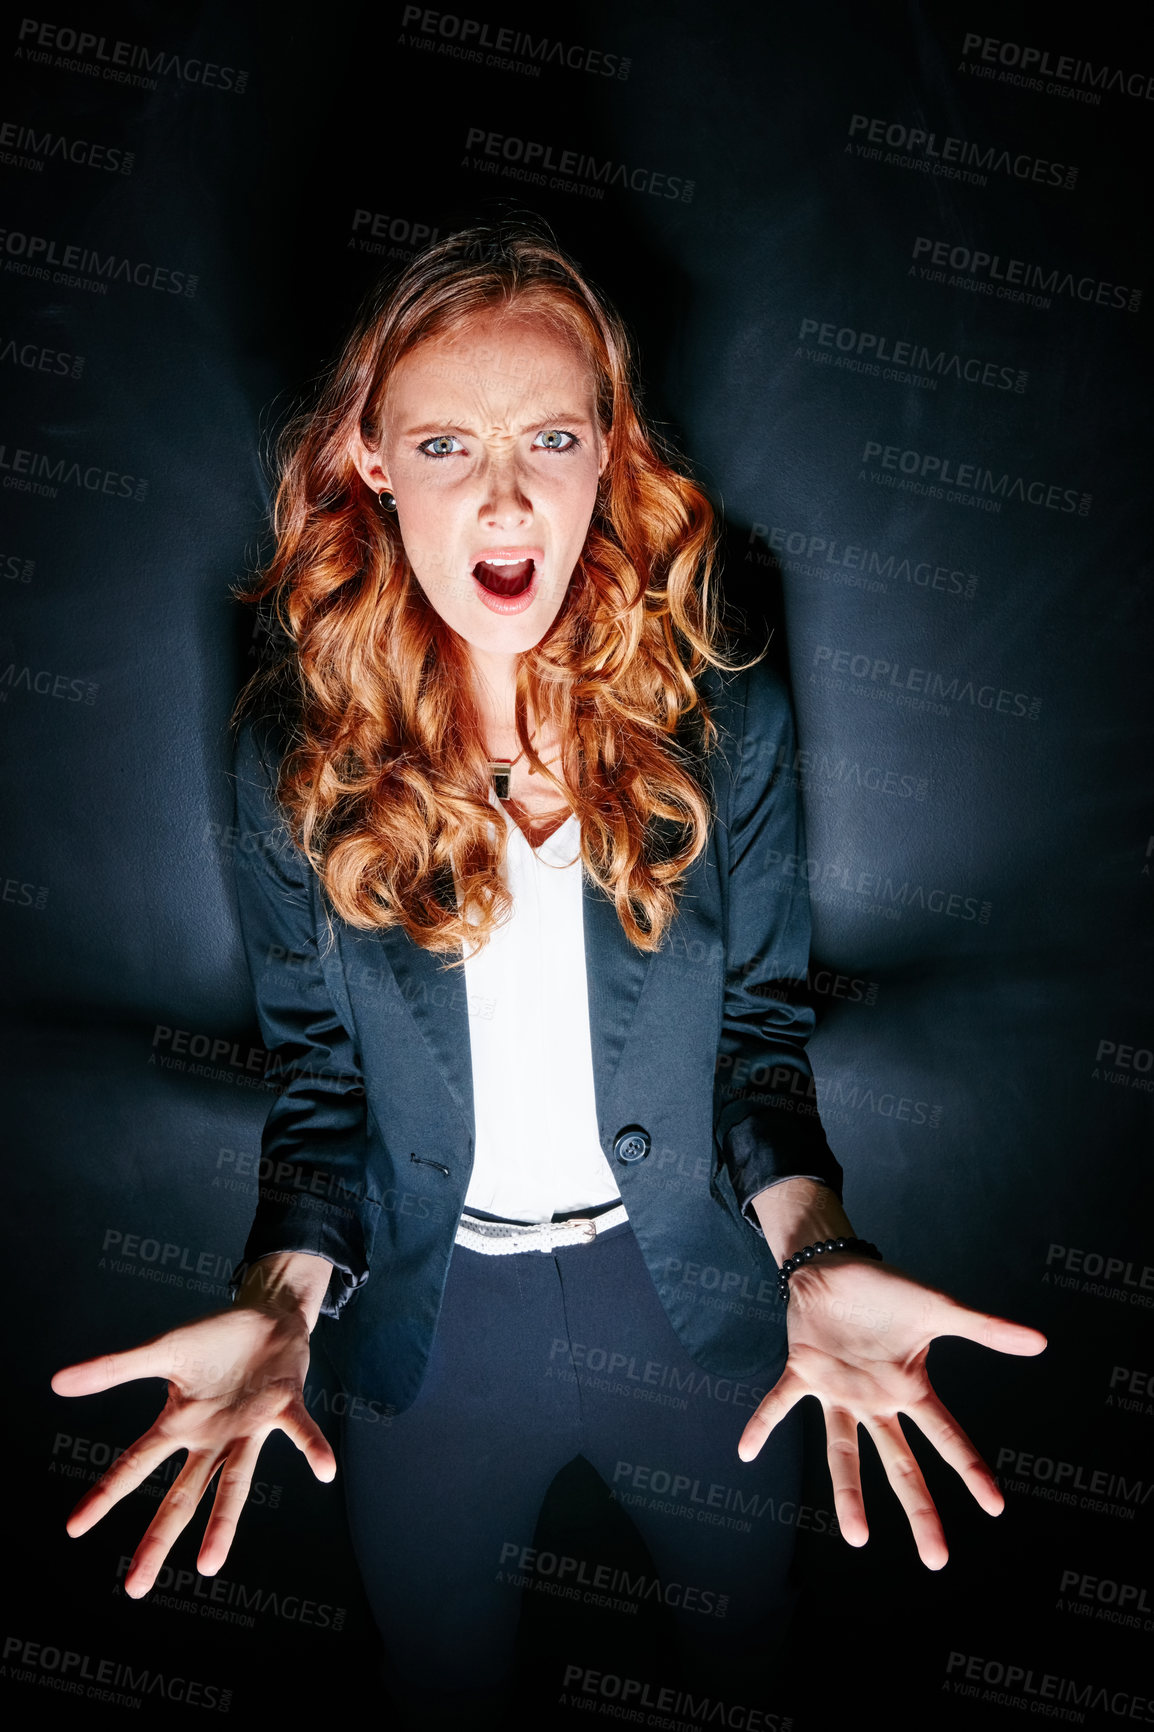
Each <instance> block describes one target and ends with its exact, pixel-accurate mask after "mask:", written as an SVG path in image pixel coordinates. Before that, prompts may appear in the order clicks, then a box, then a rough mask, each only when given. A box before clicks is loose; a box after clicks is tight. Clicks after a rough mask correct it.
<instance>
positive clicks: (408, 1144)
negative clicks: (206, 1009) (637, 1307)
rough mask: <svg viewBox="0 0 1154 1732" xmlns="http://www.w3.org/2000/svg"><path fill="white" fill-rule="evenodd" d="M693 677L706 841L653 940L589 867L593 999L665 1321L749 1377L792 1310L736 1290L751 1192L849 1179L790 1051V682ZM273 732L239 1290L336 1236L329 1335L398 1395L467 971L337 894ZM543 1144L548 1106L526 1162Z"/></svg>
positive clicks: (254, 928)
mask: <svg viewBox="0 0 1154 1732" xmlns="http://www.w3.org/2000/svg"><path fill="white" fill-rule="evenodd" d="M699 687H700V689H701V691H702V692H703V694H704V695H705V697H706V699H707V701H710V702H711V704H712V714H713V716H714V719H715V720H716V722H717V723H718V724H719V727H720V730H721V739H720V744H719V746H717V747H715V748H714V749H713V750H712V751H711V752H710V753H709V755H708V757H707V758H706V760H705V765H706V772H707V774H706V786H707V787H708V786H709V785H710V784H711V785H712V797H713V805H714V811H715V821H714V822H713V823H712V824H711V825H710V835H709V842H708V846H707V848H706V849H705V850H704V852H703V853H702V854H701V855H699V857H698V859H697V860H696V862H695V863H694V865H693V866H692V868H691V869H690V871H689V872H688V874H687V876H686V879H685V882H684V889H683V891H682V893H681V897H680V901H679V905H678V913H677V915H676V917H675V919H674V920H673V922H672V924H671V927H670V928H669V929H668V930H667V932H666V935H665V938H664V940H663V943H662V945H661V947H660V949H659V950H658V951H656V952H652V953H647V952H643V951H640V950H638V949H637V948H636V947H635V946H634V945H632V944H630V942H629V940H628V939H627V938H626V936H625V934H624V932H623V931H622V928H621V924H620V921H619V920H618V917H617V914H616V911H615V909H614V906H613V903H612V901H611V900H610V899H609V898H608V897H607V896H606V895H605V894H604V893H603V892H602V891H601V890H599V889H598V888H597V887H596V886H594V885H593V884H592V883H591V882H590V881H589V880H588V878H585V879H584V926H585V954H586V967H587V975H588V984H589V1020H590V1033H591V1038H592V1048H593V1073H594V1085H595V1093H596V1104H597V1120H598V1127H599V1130H600V1135H601V1146H602V1148H603V1150H604V1152H605V1155H606V1157H607V1159H608V1160H609V1162H610V1165H611V1167H612V1169H613V1172H614V1175H615V1177H616V1179H617V1182H618V1185H619V1187H620V1190H621V1195H622V1198H623V1200H624V1203H625V1206H626V1208H627V1210H628V1213H629V1219H630V1222H631V1224H632V1228H633V1231H634V1233H635V1234H636V1236H637V1240H638V1243H639V1245H640V1248H641V1251H642V1253H643V1255H644V1257H645V1260H646V1263H647V1265H648V1267H649V1270H650V1273H651V1274H652V1276H653V1280H654V1283H655V1285H656V1287H657V1290H658V1293H659V1294H660V1296H661V1300H662V1303H663V1304H664V1306H665V1309H666V1312H667V1314H668V1316H669V1319H670V1322H671V1323H672V1325H673V1327H674V1329H675V1330H676V1331H677V1333H678V1335H679V1337H680V1339H681V1341H682V1343H683V1344H684V1346H685V1348H686V1350H687V1351H688V1352H689V1353H690V1355H691V1356H692V1357H693V1358H694V1359H695V1360H696V1361H697V1362H698V1363H699V1364H701V1365H702V1366H703V1367H704V1368H705V1369H706V1370H708V1371H711V1372H714V1373H716V1374H718V1375H721V1376H726V1377H735V1378H742V1377H749V1376H752V1375H754V1374H755V1373H756V1372H757V1371H758V1370H759V1369H761V1368H764V1366H765V1365H766V1364H767V1363H769V1362H771V1361H772V1360H774V1359H775V1358H776V1357H778V1354H779V1350H780V1346H781V1331H782V1321H781V1317H780V1313H778V1312H775V1311H774V1309H773V1301H772V1299H771V1300H770V1309H769V1311H768V1312H767V1311H765V1310H764V1309H761V1308H759V1307H752V1308H751V1307H750V1306H748V1305H746V1304H744V1303H742V1302H737V1301H736V1300H735V1299H734V1296H744V1297H745V1298H749V1297H750V1296H751V1295H754V1294H756V1295H759V1296H760V1297H761V1298H762V1299H764V1298H765V1297H766V1296H768V1295H772V1293H773V1291H774V1285H775V1281H776V1265H775V1263H774V1261H773V1257H772V1255H771V1253H770V1251H769V1248H768V1246H767V1245H766V1243H765V1240H764V1238H763V1237H762V1235H761V1231H760V1228H759V1227H758V1226H757V1225H756V1221H755V1218H754V1217H753V1215H752V1212H751V1211H750V1210H749V1208H748V1205H749V1203H750V1200H751V1199H752V1197H753V1196H754V1195H755V1194H756V1193H757V1192H758V1191H759V1190H761V1189H763V1188H764V1187H765V1186H766V1185H767V1184H770V1183H772V1182H774V1181H775V1180H777V1179H781V1178H785V1177H790V1176H795V1175H809V1176H812V1177H814V1178H818V1179H822V1180H824V1181H825V1182H826V1183H827V1184H830V1185H831V1186H832V1187H833V1188H834V1189H835V1191H837V1192H838V1194H839V1195H840V1190H841V1168H840V1167H839V1165H838V1163H837V1161H836V1160H835V1159H834V1157H833V1155H832V1153H831V1151H830V1149H829V1145H828V1143H827V1142H826V1139H825V1135H824V1133H823V1131H822V1128H821V1124H820V1120H819V1119H818V1117H817V1110H816V1105H815V1099H814V1094H813V1087H812V1072H811V1069H810V1065H809V1060H808V1057H807V1055H806V1050H805V1044H806V1041H807V1039H808V1036H809V1034H810V1033H811V1031H812V1026H813V1012H812V1010H811V1009H810V1008H809V1007H808V1004H807V1003H806V1002H805V999H804V996H803V995H804V987H805V976H806V972H807V966H808V955H809V938H810V913H809V902H808V897H807V894H806V890H805V886H804V883H802V882H801V881H800V880H799V879H796V878H793V877H786V876H784V875H783V874H782V873H781V871H780V865H781V863H782V861H783V860H784V859H785V858H786V857H787V856H788V855H790V854H793V855H796V856H803V855H804V852H805V849H804V842H803V838H802V830H801V817H800V813H799V809H798V801H797V797H796V792H795V784H794V778H793V774H792V768H793V763H794V733H793V722H792V717H791V714H790V708H789V701H788V696H787V694H786V692H785V690H784V688H783V686H782V685H781V683H780V681H779V680H778V678H777V676H776V675H775V674H773V673H772V672H771V670H770V669H769V668H768V667H767V666H766V665H765V663H764V662H762V663H759V664H758V665H757V666H755V667H754V668H752V669H750V670H747V671H746V672H743V673H740V674H736V675H725V676H723V675H719V674H718V673H716V671H714V670H712V669H707V670H705V672H704V673H703V674H702V675H701V676H700V677H699ZM282 749H283V745H282V744H281V736H280V735H279V734H278V732H277V729H276V727H275V725H273V724H270V723H267V722H263V723H262V722H261V721H259V720H255V721H254V720H250V721H247V722H245V723H244V724H243V725H242V727H241V729H240V731H239V733H238V739H237V750H236V760H235V764H236V822H237V828H238V856H237V857H238V871H237V878H236V883H237V896H238V902H239V908H240V915H241V929H242V934H243V939H244V945H245V950H246V954H247V957H248V962H249V967H250V970H251V973H252V980H253V985H254V988H255V992H256V1004H257V1011H258V1016H259V1020H260V1027H261V1032H262V1035H263V1038H264V1042H265V1045H266V1046H267V1048H268V1049H269V1051H270V1053H271V1054H272V1060H271V1063H272V1065H273V1066H274V1067H275V1069H276V1070H277V1071H278V1072H280V1073H281V1076H282V1079H283V1087H282V1089H281V1092H280V1093H278V1095H277V1097H276V1099H275V1100H274V1101H273V1104H272V1107H271V1109H270V1111H269V1114H268V1119H267V1122H266V1124H265V1127H264V1131H263V1137H262V1149H261V1154H262V1159H261V1165H260V1173H261V1178H260V1188H259V1203H258V1206H257V1211H256V1217H255V1220H254V1222H253V1226H252V1230H251V1232H250V1234H249V1237H248V1241H247V1244H246V1246H245V1249H244V1257H243V1261H242V1263H241V1264H240V1265H239V1267H238V1269H237V1270H236V1272H235V1273H234V1278H233V1291H234V1292H235V1291H236V1288H237V1286H238V1284H239V1282H240V1280H241V1279H242V1278H243V1274H244V1271H245V1269H246V1268H247V1266H248V1264H249V1263H250V1262H252V1261H253V1260H254V1259H255V1258H257V1257H260V1256H263V1255H265V1254H266V1253H268V1252H271V1251H308V1252H312V1253H314V1254H315V1255H318V1256H321V1257H326V1258H328V1259H329V1261H330V1262H332V1264H333V1266H334V1267H333V1277H332V1281H331V1282H330V1285H329V1289H328V1292H327V1293H326V1296H325V1301H324V1305H323V1309H322V1315H321V1318H320V1320H319V1322H318V1331H319V1333H320V1334H321V1337H322V1339H323V1343H324V1346H325V1349H326V1352H327V1353H328V1355H329V1357H330V1358H331V1360H332V1361H333V1363H334V1365H335V1367H336V1370H337V1372H338V1375H339V1376H340V1378H341V1380H342V1382H343V1383H344V1385H345V1387H346V1389H347V1390H348V1391H349V1393H350V1394H354V1395H358V1396H361V1397H363V1398H364V1399H366V1400H375V1401H376V1402H379V1403H382V1404H385V1405H387V1406H389V1407H391V1408H393V1409H394V1410H396V1411H400V1410H402V1409H404V1408H405V1407H406V1406H408V1404H409V1403H410V1402H411V1401H412V1400H413V1399H414V1397H415V1395H416V1393H417V1390H418V1388H419V1387H420V1383H421V1379H422V1376H423V1374H424V1370H425V1365H426V1362H427V1360H428V1356H429V1351H430V1347H431V1345H432V1341H433V1335H434V1331H435V1329H436V1326H437V1316H438V1312H439V1310H440V1305H441V1298H442V1294H443V1291H444V1286H445V1279H446V1275H447V1272H448V1267H449V1259H450V1257H451V1255H452V1251H453V1240H454V1235H455V1232H456V1228H457V1223H458V1221H459V1219H460V1214H461V1209H462V1205H463V1203H464V1199H465V1192H466V1189H467V1187H468V1184H469V1177H470V1173H471V1169H472V1162H473V1149H474V1120H473V1092H472V1072H471V1061H470V1047H469V1012H468V1006H467V1003H466V993H465V980H464V975H463V971H462V970H461V969H460V968H459V967H458V968H455V969H451V970H446V968H445V963H446V961H447V960H449V959H448V958H446V957H445V956H443V955H435V954H433V953H430V952H429V951H426V950H423V949H421V948H420V947H419V946H418V945H415V944H414V943H412V942H411V940H409V939H408V938H407V937H406V936H405V935H404V933H403V932H401V931H400V930H399V929H398V928H390V929H388V930H385V931H380V930H377V931H371V932H365V931H358V930H357V929H356V928H354V927H351V926H349V925H348V924H347V923H346V922H344V921H342V920H341V919H340V918H339V917H338V916H336V915H335V914H333V913H332V911H331V909H330V908H328V906H327V904H326V903H325V902H324V901H323V899H322V891H321V886H320V881H319V879H318V877H317V875H316V873H315V872H314V871H313V870H312V868H311V867H310V865H309V864H308V862H307V860H306V859H305V858H304V856H303V855H302V854H301V853H300V851H299V850H298V849H297V848H296V847H295V846H294V845H293V844H292V842H291V839H290V838H289V835H288V830H287V827H286V825H285V823H284V820H283V817H282V815H281V814H280V812H279V809H278V808H277V806H276V804H275V801H274V796H273V789H274V787H275V778H276V770H277V765H278V763H279V756H280V751H281V750H282ZM330 934H331V936H330ZM508 1081H509V1086H510V1088H515V1087H516V1086H517V1060H516V1056H515V1055H511V1056H510V1061H509V1070H508ZM549 1146H550V1128H549V1124H548V1122H547V1121H543V1122H542V1124H541V1126H540V1148H541V1159H542V1160H548V1158H549ZM751 1309H754V1310H758V1309H761V1320H760V1321H757V1322H751V1321H750V1318H749V1316H748V1313H749V1311H750V1310H751ZM767 1316H768V1318H769V1324H768V1326H767V1323H766V1321H765V1320H764V1319H765V1318H766V1317H767ZM767 1327H768V1329H769V1332H770V1334H771V1335H773V1336H774V1339H773V1340H772V1341H769V1342H767Z"/></svg>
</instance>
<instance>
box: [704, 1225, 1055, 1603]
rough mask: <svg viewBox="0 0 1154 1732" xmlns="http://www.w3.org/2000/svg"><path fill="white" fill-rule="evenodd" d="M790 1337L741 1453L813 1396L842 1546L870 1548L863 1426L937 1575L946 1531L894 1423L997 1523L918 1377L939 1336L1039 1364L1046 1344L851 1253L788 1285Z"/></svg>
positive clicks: (966, 1445) (997, 1508)
mask: <svg viewBox="0 0 1154 1732" xmlns="http://www.w3.org/2000/svg"><path fill="white" fill-rule="evenodd" d="M786 1327H787V1336H788V1341H789V1357H788V1359H787V1360H786V1366H785V1370H784V1371H783V1373H782V1375H781V1377H780V1378H779V1379H778V1381H777V1383H776V1384H775V1385H774V1387H773V1388H772V1389H771V1390H770V1392H769V1394H768V1395H767V1396H766V1397H765V1399H764V1400H763V1401H762V1403H761V1405H760V1406H759V1407H758V1409H757V1411H756V1412H755V1413H754V1415H753V1417H752V1419H751V1420H750V1421H749V1424H748V1425H747V1426H746V1428H745V1430H744V1432H743V1433H742V1435H741V1439H740V1441H739V1443H738V1454H739V1455H740V1456H741V1458H742V1460H743V1461H752V1460H753V1458H754V1457H755V1456H756V1455H757V1453H758V1451H759V1450H760V1449H761V1446H762V1445H763V1443H764V1442H765V1440H766V1438H767V1437H768V1436H769V1434H770V1432H771V1431H772V1430H773V1428H774V1426H776V1425H778V1424H779V1423H780V1421H781V1420H782V1419H784V1418H785V1416H786V1414H787V1413H789V1411H790V1410H791V1408H793V1407H794V1406H796V1404H797V1403H798V1402H799V1401H800V1400H801V1399H802V1397H803V1396H805V1395H815V1396H816V1397H817V1399H818V1400H819V1401H820V1402H821V1405H822V1411H823V1412H824V1414H825V1428H826V1449H827V1455H828V1459H829V1467H830V1475H831V1478H832V1480H833V1496H834V1509H835V1511H836V1514H837V1519H838V1525H839V1527H840V1528H841V1531H842V1533H843V1535H844V1536H845V1538H846V1539H847V1540H848V1542H849V1544H850V1545H851V1546H863V1545H864V1544H865V1543H866V1540H867V1539H868V1538H869V1525H868V1523H867V1521H866V1514H865V1505H864V1502H863V1500H862V1490H861V1471H860V1465H859V1458H858V1426H859V1425H862V1426H864V1427H865V1429H866V1430H867V1431H868V1433H869V1435H870V1436H871V1437H872V1439H873V1441H874V1444H875V1445H876V1447H877V1451H878V1454H879V1456H880V1457H881V1460H882V1465H883V1466H884V1468H885V1471H886V1476H887V1478H888V1479H889V1482H890V1484H891V1485H892V1486H893V1488H894V1491H895V1492H896V1493H897V1496H898V1500H899V1502H900V1503H901V1505H902V1508H903V1509H904V1510H905V1512H906V1515H907V1517H908V1519H909V1524H910V1527H911V1528H912V1530H913V1536H914V1543H915V1544H916V1546H917V1549H918V1556H919V1557H920V1558H921V1560H922V1562H923V1564H925V1565H926V1567H927V1569H931V1570H939V1569H941V1567H942V1565H943V1564H944V1563H945V1562H946V1559H947V1557H948V1556H949V1551H948V1548H947V1546H946V1540H945V1535H944V1533H943V1531H942V1524H941V1521H940V1519H939V1517H938V1512H937V1509H936V1508H935V1506H934V1501H933V1499H932V1498H931V1496H930V1494H929V1491H928V1490H927V1488H926V1482H925V1480H924V1478H923V1477H922V1472H921V1469H920V1468H919V1467H918V1464H917V1462H916V1460H915V1459H914V1455H913V1452H912V1450H911V1449H910V1446H909V1444H908V1442H907V1441H906V1438H905V1435H904V1433H903V1431H902V1427H901V1423H900V1421H899V1419H898V1415H899V1414H902V1413H904V1414H907V1415H908V1417H909V1418H910V1419H912V1420H913V1422H914V1424H915V1425H916V1426H917V1427H918V1429H919V1430H920V1431H921V1432H922V1434H923V1435H924V1436H925V1437H926V1438H928V1440H929V1441H930V1443H932V1444H933V1446H934V1448H935V1449H936V1450H937V1451H938V1454H939V1455H941V1456H942V1457H943V1459H944V1460H946V1461H947V1462H949V1464H950V1466H951V1467H952V1468H954V1469H955V1470H956V1471H957V1472H958V1473H959V1474H960V1475H961V1478H962V1480H963V1481H964V1482H965V1484H966V1486H967V1487H968V1488H969V1490H970V1492H971V1493H972V1494H973V1496H974V1497H975V1499H976V1500H977V1502H978V1503H979V1504H980V1505H981V1507H982V1508H983V1509H984V1510H985V1511H986V1512H987V1514H989V1515H1000V1514H1001V1511H1002V1509H1003V1507H1004V1504H1005V1499H1004V1498H1003V1496H1002V1494H1001V1492H1000V1491H999V1490H998V1486H997V1483H996V1482H995V1480H994V1476H993V1474H992V1472H991V1471H990V1469H989V1467H988V1466H987V1465H986V1463H985V1462H984V1461H983V1460H982V1457H981V1456H980V1455H979V1453H978V1451H977V1450H976V1449H975V1448H974V1445H973V1444H972V1443H971V1442H970V1440H969V1438H968V1437H967V1436H966V1434H965V1432H964V1431H962V1429H961V1427H960V1426H959V1425H958V1424H957V1422H956V1420H955V1419H954V1418H953V1416H952V1414H950V1413H949V1412H948V1410H947V1409H946V1408H945V1407H944V1406H943V1405H942V1403H941V1401H939V1399H938V1397H937V1396H936V1394H935V1393H934V1390H933V1387H932V1385H931V1383H930V1379H929V1373H928V1371H927V1369H926V1358H927V1356H928V1354H929V1350H930V1344H931V1342H932V1341H934V1339H935V1338H936V1337H937V1336H939V1335H961V1336H964V1337H965V1338H966V1340H968V1341H976V1342H978V1343H979V1344H980V1345H981V1346H983V1347H990V1348H992V1349H993V1350H994V1352H996V1353H1017V1354H1035V1353H1041V1352H1042V1350H1043V1349H1044V1347H1045V1346H1046V1337H1045V1336H1044V1335H1042V1334H1041V1333H1040V1332H1039V1331H1038V1330H1037V1329H1030V1328H1028V1327H1026V1326H1025V1325H1024V1324H1021V1323H1011V1322H1009V1321H1007V1319H1006V1318H1004V1317H990V1316H987V1315H985V1314H984V1313H983V1312H980V1311H970V1310H968V1309H967V1308H966V1306H964V1305H959V1304H958V1303H957V1302H956V1301H955V1300H953V1299H951V1298H950V1297H949V1295H948V1294H945V1293H939V1292H937V1291H936V1290H935V1289H933V1288H929V1287H923V1286H921V1285H919V1283H918V1282H916V1281H913V1280H911V1279H910V1278H909V1277H908V1276H906V1275H903V1274H902V1273H901V1272H900V1271H899V1270H897V1269H894V1268H892V1267H890V1266H889V1265H887V1264H885V1263H875V1262H866V1261H864V1260H862V1259H859V1258H857V1257H851V1256H850V1254H848V1253H847V1254H840V1253H839V1254H833V1255H831V1256H830V1257H829V1258H828V1260H827V1259H826V1258H825V1257H819V1258H816V1259H815V1260H814V1262H813V1263H809V1264H806V1265H805V1266H804V1267H803V1268H800V1269H798V1270H797V1271H796V1273H794V1274H793V1275H792V1276H791V1277H790V1301H789V1308H788V1310H787V1312H786Z"/></svg>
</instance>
